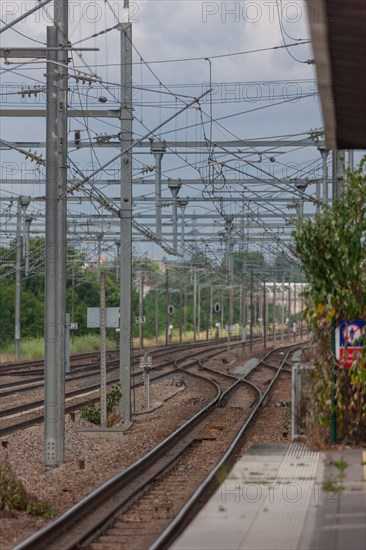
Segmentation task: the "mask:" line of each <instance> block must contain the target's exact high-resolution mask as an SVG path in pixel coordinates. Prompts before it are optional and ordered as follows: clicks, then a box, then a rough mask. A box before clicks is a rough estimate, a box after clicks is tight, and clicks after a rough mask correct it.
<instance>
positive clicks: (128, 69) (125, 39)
mask: <svg viewBox="0 0 366 550" xmlns="http://www.w3.org/2000/svg"><path fill="white" fill-rule="evenodd" d="M123 8H124V9H123V19H124V21H123V23H122V24H121V27H120V30H121V153H122V154H121V204H120V205H121V210H120V217H121V225H120V227H121V233H120V243H121V248H120V367H119V370H120V383H121V392H122V398H121V404H120V410H121V415H122V416H123V419H124V422H125V423H128V422H130V420H131V323H132V314H131V309H132V308H131V286H132V273H131V266H132V25H131V23H130V22H129V0H124V5H123Z"/></svg>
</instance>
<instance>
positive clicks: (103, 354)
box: [99, 271, 107, 428]
mask: <svg viewBox="0 0 366 550" xmlns="http://www.w3.org/2000/svg"><path fill="white" fill-rule="evenodd" d="M105 279H106V274H105V271H101V272H100V310H99V311H100V322H99V325H100V426H101V427H102V428H106V427H107V347H106V307H105Z"/></svg>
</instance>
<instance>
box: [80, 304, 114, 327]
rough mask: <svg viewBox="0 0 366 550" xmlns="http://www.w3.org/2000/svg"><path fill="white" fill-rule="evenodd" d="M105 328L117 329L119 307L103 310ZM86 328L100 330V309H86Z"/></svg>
mask: <svg viewBox="0 0 366 550" xmlns="http://www.w3.org/2000/svg"><path fill="white" fill-rule="evenodd" d="M105 326H106V327H107V328H118V327H119V307H106V308H105ZM87 327H88V328H100V308H99V307H88V311H87Z"/></svg>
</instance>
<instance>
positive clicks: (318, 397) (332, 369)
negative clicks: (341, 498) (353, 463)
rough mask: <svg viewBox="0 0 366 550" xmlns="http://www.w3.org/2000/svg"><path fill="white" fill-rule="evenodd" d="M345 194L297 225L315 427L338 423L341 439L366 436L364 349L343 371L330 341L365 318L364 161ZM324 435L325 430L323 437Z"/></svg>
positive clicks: (353, 440) (352, 173)
mask: <svg viewBox="0 0 366 550" xmlns="http://www.w3.org/2000/svg"><path fill="white" fill-rule="evenodd" d="M346 179H347V181H346V182H345V186H344V190H343V194H342V196H341V197H340V198H339V199H338V200H334V202H333V205H332V206H324V208H323V210H322V213H321V214H320V215H316V216H315V220H314V221H311V220H310V219H304V220H302V222H301V223H299V224H298V226H297V229H296V232H295V234H294V237H295V247H296V253H297V256H298V257H299V258H300V261H301V264H302V267H303V270H304V273H305V275H306V278H307V280H308V283H309V287H308V289H307V291H306V292H305V300H306V310H305V314H306V317H307V320H308V323H309V326H310V330H311V332H312V335H313V352H314V353H313V361H312V363H313V369H312V373H311V383H312V391H311V396H312V406H311V407H310V409H311V411H312V413H313V421H314V426H316V425H318V426H328V425H329V420H330V417H331V414H332V413H333V414H334V415H335V418H336V421H337V435H338V438H341V439H343V440H344V441H345V440H348V441H349V442H351V443H362V441H365V438H366V346H364V348H363V350H362V354H361V358H360V360H359V361H358V362H357V361H355V362H354V365H352V367H351V368H350V369H344V368H339V367H340V365H339V364H338V363H337V361H336V359H335V357H334V355H333V352H332V338H333V334H334V329H335V327H336V326H337V325H338V324H339V323H340V321H347V320H349V321H351V320H357V319H366V157H364V158H363V159H362V161H361V163H360V165H359V167H358V168H357V169H356V170H354V171H347V173H346ZM324 433H325V432H323V434H324Z"/></svg>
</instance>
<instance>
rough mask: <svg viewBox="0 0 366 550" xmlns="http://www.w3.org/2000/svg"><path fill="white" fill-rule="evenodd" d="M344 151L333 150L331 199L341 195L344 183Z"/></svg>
mask: <svg viewBox="0 0 366 550" xmlns="http://www.w3.org/2000/svg"><path fill="white" fill-rule="evenodd" d="M344 157H345V151H337V150H334V151H333V155H332V168H333V178H332V179H333V200H334V199H339V198H340V196H341V195H342V191H343V185H344V169H343V166H344V161H345V159H344Z"/></svg>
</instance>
